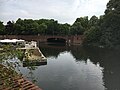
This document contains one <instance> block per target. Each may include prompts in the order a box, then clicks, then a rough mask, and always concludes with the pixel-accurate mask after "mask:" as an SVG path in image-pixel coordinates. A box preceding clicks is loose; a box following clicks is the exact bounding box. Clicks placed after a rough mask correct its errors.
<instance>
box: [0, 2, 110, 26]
mask: <svg viewBox="0 0 120 90" xmlns="http://www.w3.org/2000/svg"><path fill="white" fill-rule="evenodd" d="M108 1H109V0H104V1H102V0H1V1H0V2H1V3H0V8H1V9H0V20H1V21H4V22H7V21H8V20H10V19H11V20H17V19H18V18H32V19H40V18H52V19H56V20H58V21H59V22H60V23H70V24H71V23H73V22H74V21H75V19H76V18H78V17H82V16H89V17H91V16H92V15H97V16H99V15H102V14H104V10H105V8H106V4H107V2H108Z"/></svg>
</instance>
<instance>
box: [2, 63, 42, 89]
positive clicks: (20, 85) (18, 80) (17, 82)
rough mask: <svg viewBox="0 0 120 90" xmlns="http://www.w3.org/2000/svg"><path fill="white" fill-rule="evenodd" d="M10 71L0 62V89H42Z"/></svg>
mask: <svg viewBox="0 0 120 90" xmlns="http://www.w3.org/2000/svg"><path fill="white" fill-rule="evenodd" d="M3 71H4V72H3ZM10 73H13V72H12V71H11V70H9V69H7V68H6V67H5V66H3V65H1V64H0V90H42V89H40V88H39V87H38V86H36V85H35V84H33V83H32V82H31V81H29V80H27V79H25V78H24V77H22V76H21V75H18V74H15V76H14V75H13V74H10ZM6 82H7V83H6Z"/></svg>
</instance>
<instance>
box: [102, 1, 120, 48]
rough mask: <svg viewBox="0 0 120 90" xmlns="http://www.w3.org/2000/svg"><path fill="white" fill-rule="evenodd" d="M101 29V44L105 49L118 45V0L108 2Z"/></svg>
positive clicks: (119, 12)
mask: <svg viewBox="0 0 120 90" xmlns="http://www.w3.org/2000/svg"><path fill="white" fill-rule="evenodd" d="M101 28H102V37H101V44H103V45H105V46H107V47H114V46H117V45H120V0H110V1H109V2H108V4H107V9H106V10H105V17H104V22H103V24H102V26H101Z"/></svg>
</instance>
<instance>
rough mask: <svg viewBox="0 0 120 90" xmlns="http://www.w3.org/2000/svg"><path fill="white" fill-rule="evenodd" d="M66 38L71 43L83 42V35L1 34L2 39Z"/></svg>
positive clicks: (45, 40)
mask: <svg viewBox="0 0 120 90" xmlns="http://www.w3.org/2000/svg"><path fill="white" fill-rule="evenodd" d="M50 38H54V39H64V40H65V41H66V43H69V44H82V42H83V35H75V36H58V35H54V36H52V35H0V39H24V40H26V41H31V40H34V41H37V42H47V40H48V39H50Z"/></svg>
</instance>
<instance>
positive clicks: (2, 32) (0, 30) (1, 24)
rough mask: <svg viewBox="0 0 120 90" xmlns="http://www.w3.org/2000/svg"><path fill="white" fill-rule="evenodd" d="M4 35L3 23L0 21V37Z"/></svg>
mask: <svg viewBox="0 0 120 90" xmlns="http://www.w3.org/2000/svg"><path fill="white" fill-rule="evenodd" d="M3 34H5V26H4V25H3V22H1V21H0V35H3Z"/></svg>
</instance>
